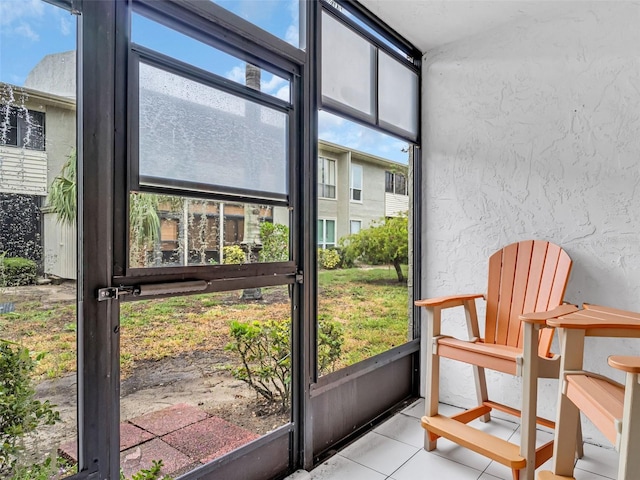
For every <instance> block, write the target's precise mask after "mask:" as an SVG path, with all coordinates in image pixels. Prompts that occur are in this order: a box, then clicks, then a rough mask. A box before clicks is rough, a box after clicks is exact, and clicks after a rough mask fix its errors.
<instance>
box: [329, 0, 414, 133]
mask: <svg viewBox="0 0 640 480" xmlns="http://www.w3.org/2000/svg"><path fill="white" fill-rule="evenodd" d="M332 3H336V4H337V5H338V6H339V7H341V8H346V9H348V10H349V12H350V13H351V14H353V15H355V16H356V17H357V18H358V19H359V20H360V21H363V22H365V23H366V24H367V25H369V27H370V28H372V29H374V30H376V31H377V32H378V33H379V34H381V35H383V33H382V32H384V33H386V34H387V35H388V36H389V37H386V38H388V40H389V42H391V43H393V44H395V45H397V46H398V48H400V49H402V50H403V51H405V52H407V53H406V55H407V57H406V58H404V57H403V56H402V55H401V54H400V53H399V52H397V51H395V50H394V49H392V48H391V47H389V46H388V45H386V44H385V43H384V42H382V41H380V40H379V39H378V38H376V36H375V35H373V34H371V33H370V32H368V31H366V30H365V29H364V28H362V27H361V26H359V25H357V24H356V23H355V22H353V21H351V20H350V19H349V17H348V16H347V15H345V14H344V13H342V12H341V11H340V10H339V9H338V8H336V6H334V5H333V4H332ZM319 4H320V7H321V13H325V14H328V15H330V16H331V17H332V18H333V19H334V20H337V21H338V22H339V23H340V24H341V25H342V26H343V27H345V28H347V29H349V30H351V31H352V32H353V33H354V34H356V35H358V36H360V37H361V38H363V39H364V40H366V41H367V42H369V43H370V44H371V45H372V46H373V47H374V61H373V65H372V69H373V72H372V73H373V77H374V78H373V84H372V88H373V94H374V105H373V114H372V115H367V114H366V113H364V112H361V111H359V110H357V109H355V108H352V107H350V106H348V105H345V104H342V103H340V102H337V101H335V100H333V99H331V98H327V97H325V96H323V95H322V80H321V76H319V77H318V98H319V102H320V108H321V109H322V110H326V111H328V112H330V113H333V114H335V115H339V116H342V117H344V118H346V119H348V120H351V121H354V122H356V123H360V124H363V125H365V126H368V127H372V128H374V129H376V130H378V131H381V132H384V133H387V134H389V135H392V136H394V137H397V138H400V139H402V140H405V141H407V142H409V143H410V144H415V145H419V144H420V105H419V104H418V106H417V112H416V114H417V123H418V124H417V128H416V134H415V135H413V134H411V133H410V132H408V131H406V130H404V129H402V128H398V127H395V126H394V125H392V124H390V123H388V122H385V121H381V120H380V116H379V97H378V95H379V90H378V87H379V85H378V72H379V70H378V69H379V66H378V52H379V51H383V52H384V53H385V54H387V55H388V56H389V57H391V58H392V59H394V60H396V61H398V62H399V63H401V64H402V65H403V66H405V67H406V68H407V69H409V70H410V71H411V72H412V73H414V74H415V75H416V76H417V80H418V91H417V99H416V100H417V101H418V102H419V101H420V85H419V82H420V53H419V51H417V50H416V49H415V48H414V47H411V46H410V44H409V43H408V42H406V41H403V40H400V37H399V36H398V35H397V34H395V32H393V31H392V30H391V29H390V28H389V27H388V26H386V25H384V24H381V22H380V21H375V17H374V16H373V15H372V14H370V13H368V12H367V11H366V10H365V9H364V8H363V7H362V6H361V5H360V4H359V3H357V2H355V1H350V0H338V1H336V0H321V1H320V2H319ZM321 17H322V15H320V19H319V22H318V23H319V24H320V25H321V24H322V19H321ZM318 30H319V32H318V33H317V34H316V35H317V36H318V39H319V40H318V41H319V43H320V47H319V48H318V51H319V52H321V49H322V48H321V45H322V34H321V28H319V29H318ZM320 57H321V55H319V56H318V63H320V64H321V58H320ZM320 70H321V65H320Z"/></svg>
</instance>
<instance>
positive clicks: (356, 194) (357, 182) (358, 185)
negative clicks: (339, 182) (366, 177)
mask: <svg viewBox="0 0 640 480" xmlns="http://www.w3.org/2000/svg"><path fill="white" fill-rule="evenodd" d="M351 200H353V201H355V202H361V201H362V165H353V164H352V165H351Z"/></svg>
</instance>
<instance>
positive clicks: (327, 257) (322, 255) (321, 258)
mask: <svg viewBox="0 0 640 480" xmlns="http://www.w3.org/2000/svg"><path fill="white" fill-rule="evenodd" d="M318 265H320V268H325V269H327V270H333V269H334V268H338V266H339V265H340V255H339V254H338V252H336V251H335V250H333V249H328V248H326V249H324V248H319V249H318Z"/></svg>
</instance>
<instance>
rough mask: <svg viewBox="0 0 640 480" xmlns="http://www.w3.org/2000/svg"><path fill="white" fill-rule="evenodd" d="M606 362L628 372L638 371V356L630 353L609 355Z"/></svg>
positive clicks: (639, 363)
mask: <svg viewBox="0 0 640 480" xmlns="http://www.w3.org/2000/svg"><path fill="white" fill-rule="evenodd" d="M607 362H608V363H609V365H611V366H612V367H613V368H617V369H618V370H622V371H623V372H628V373H640V357H637V356H630V355H611V356H610V357H609V358H608V359H607Z"/></svg>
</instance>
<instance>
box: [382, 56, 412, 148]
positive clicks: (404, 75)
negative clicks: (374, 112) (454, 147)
mask: <svg viewBox="0 0 640 480" xmlns="http://www.w3.org/2000/svg"><path fill="white" fill-rule="evenodd" d="M378 102H379V107H378V108H379V111H378V115H379V118H380V124H381V125H383V124H387V126H389V127H391V128H393V127H396V128H399V129H401V130H404V131H405V132H407V133H408V134H410V135H411V136H412V137H414V138H415V136H416V135H417V133H418V76H417V75H416V74H415V73H414V72H412V71H411V70H409V69H408V68H407V67H405V66H404V65H402V64H401V63H400V62H398V61H397V60H395V59H393V58H391V57H390V56H389V55H387V54H386V53H384V52H382V51H380V52H378Z"/></svg>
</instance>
